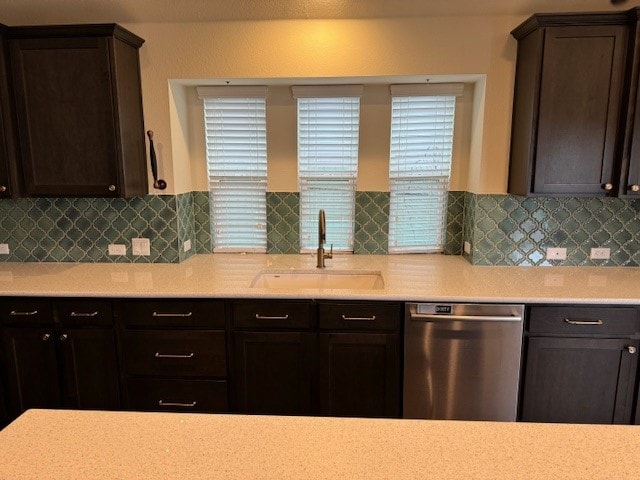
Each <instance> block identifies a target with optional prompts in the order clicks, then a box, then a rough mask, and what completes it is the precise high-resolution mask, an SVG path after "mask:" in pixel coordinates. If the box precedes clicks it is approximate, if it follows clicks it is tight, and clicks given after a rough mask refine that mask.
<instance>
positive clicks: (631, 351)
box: [625, 345, 637, 355]
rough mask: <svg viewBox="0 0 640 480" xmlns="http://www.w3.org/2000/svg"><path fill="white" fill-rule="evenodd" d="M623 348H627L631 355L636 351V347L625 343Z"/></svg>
mask: <svg viewBox="0 0 640 480" xmlns="http://www.w3.org/2000/svg"><path fill="white" fill-rule="evenodd" d="M625 348H626V349H627V352H629V354H631V355H633V354H634V353H636V350H637V348H636V347H634V346H633V345H627V346H626V347H625Z"/></svg>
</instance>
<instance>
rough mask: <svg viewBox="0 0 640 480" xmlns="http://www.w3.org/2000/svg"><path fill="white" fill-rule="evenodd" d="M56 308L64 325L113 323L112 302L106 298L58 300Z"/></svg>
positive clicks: (107, 324) (106, 324) (103, 324)
mask: <svg viewBox="0 0 640 480" xmlns="http://www.w3.org/2000/svg"><path fill="white" fill-rule="evenodd" d="M54 309H55V311H56V315H57V318H58V321H59V322H60V324H61V325H62V326H64V327H83V326H99V327H102V326H105V327H109V326H112V325H113V314H112V311H111V302H109V301H105V300H57V301H56V302H55V303H54Z"/></svg>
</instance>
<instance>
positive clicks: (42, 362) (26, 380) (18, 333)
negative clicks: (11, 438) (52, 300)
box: [2, 328, 62, 416]
mask: <svg viewBox="0 0 640 480" xmlns="http://www.w3.org/2000/svg"><path fill="white" fill-rule="evenodd" d="M2 343H3V356H4V360H5V361H4V365H5V370H6V379H7V392H8V393H7V396H8V400H9V402H8V403H9V405H10V410H11V412H10V413H11V414H12V415H14V416H17V415H19V414H20V413H22V412H23V411H25V410H27V409H28V408H58V407H60V406H61V405H62V403H61V397H60V387H59V381H58V379H59V376H58V366H57V361H56V347H55V337H54V335H53V331H52V330H51V329H43V328H5V329H4V332H3V342H2Z"/></svg>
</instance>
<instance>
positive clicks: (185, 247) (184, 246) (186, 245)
mask: <svg viewBox="0 0 640 480" xmlns="http://www.w3.org/2000/svg"><path fill="white" fill-rule="evenodd" d="M182 249H183V250H184V251H185V252H188V251H189V250H191V240H185V241H184V243H183V244H182Z"/></svg>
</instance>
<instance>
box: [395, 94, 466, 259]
mask: <svg viewBox="0 0 640 480" xmlns="http://www.w3.org/2000/svg"><path fill="white" fill-rule="evenodd" d="M462 88H463V85H461V84H454V85H443V84H440V85H436V84H434V85H392V86H391V96H392V100H391V151H390V161H389V194H390V206H389V253H428V252H441V251H443V249H444V241H445V228H446V215H447V195H448V190H449V176H450V172H451V152H452V143H453V121H454V113H455V104H456V95H461V94H462Z"/></svg>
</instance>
